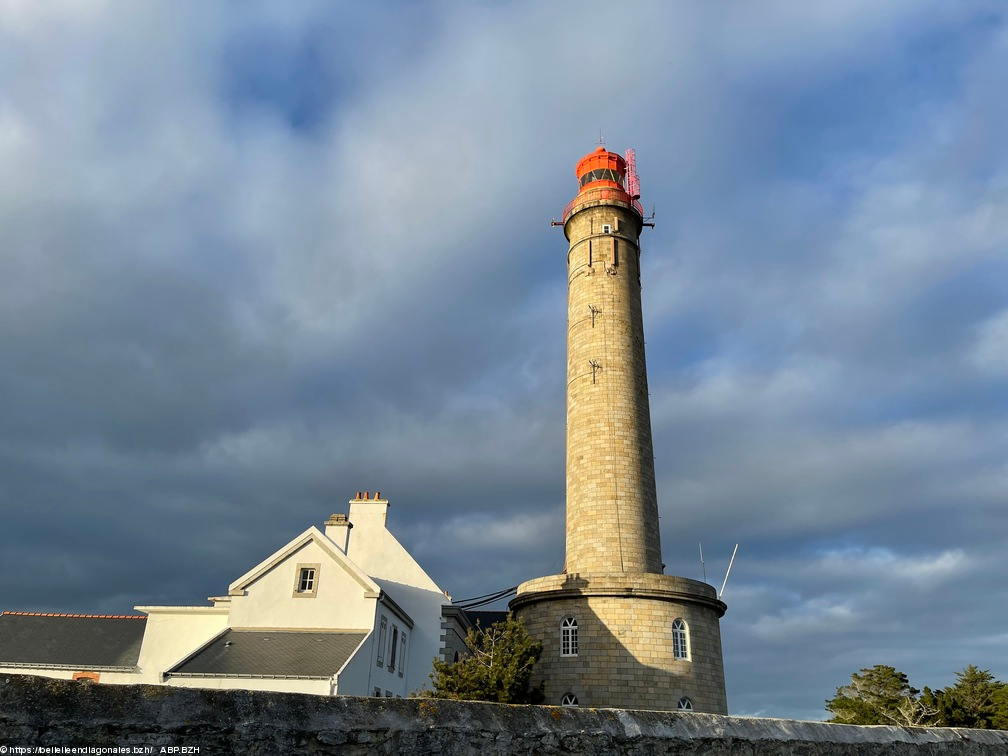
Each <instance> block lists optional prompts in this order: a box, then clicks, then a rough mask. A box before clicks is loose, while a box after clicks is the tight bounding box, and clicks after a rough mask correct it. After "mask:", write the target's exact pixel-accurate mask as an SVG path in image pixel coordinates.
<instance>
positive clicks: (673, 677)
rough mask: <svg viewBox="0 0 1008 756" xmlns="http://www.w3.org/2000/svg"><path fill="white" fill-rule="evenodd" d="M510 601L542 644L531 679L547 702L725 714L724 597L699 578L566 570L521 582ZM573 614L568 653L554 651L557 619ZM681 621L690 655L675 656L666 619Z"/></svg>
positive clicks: (558, 647) (558, 645)
mask: <svg viewBox="0 0 1008 756" xmlns="http://www.w3.org/2000/svg"><path fill="white" fill-rule="evenodd" d="M511 608H512V610H514V612H515V613H516V614H517V616H518V617H520V618H521V619H522V621H523V622H524V623H525V627H526V628H528V631H529V634H530V635H532V637H534V638H536V639H538V640H539V641H541V642H542V644H543V653H542V656H541V657H540V659H539V661H538V662H537V663H536V666H535V671H534V673H533V677H532V683H533V684H534V685H535V684H538V683H539V682H540V681H544V682H545V688H544V693H545V695H546V700H545V703H547V704H554V705H556V704H559V703H561V701H562V700H563V697H564V696H565V695H573V696H576V697H577V700H578V703H579V704H580V705H581V706H583V707H593V706H606V707H618V708H622V709H672V710H674V709H678V708H679V701H680V700H681V699H682V698H686V699H687V700H688V701H689V703H690V705H691V706H692V707H693V709H694V711H698V712H705V713H708V714H727V713H728V703H727V700H726V697H725V679H724V667H723V665H722V660H721V659H722V656H721V631H720V627H719V624H718V619H719V618H720V616H721V614H722V613H723V611H724V604H722V603H721V602H720V601H719V600H718V598H717V592H716V591H715V590H714V588H712V587H711V586H709V585H707V584H706V583H700V582H698V581H695V580H689V579H687V578H680V577H674V576H671V575H652V574H648V573H637V574H625V573H620V574H615V575H591V574H580V575H577V574H568V575H554V576H550V577H545V578H538V579H536V580H531V581H529V582H527V583H523V584H522V586H521V588H520V589H519V593H518V596H517V597H516V598H515V599H514V600H513V601H512V602H511ZM565 617H571V618H573V619H574V620H576V622H577V639H578V648H577V653H576V654H575V655H566V656H565V655H563V654H562V653H561V643H560V640H561V634H560V623H561V621H562V620H563V619H564V618H565ZM676 619H682V620H684V621H685V623H686V625H687V627H688V644H687V645H688V649H689V658H688V659H676V658H674V657H673V645H672V623H673V622H674V621H675V620H676Z"/></svg>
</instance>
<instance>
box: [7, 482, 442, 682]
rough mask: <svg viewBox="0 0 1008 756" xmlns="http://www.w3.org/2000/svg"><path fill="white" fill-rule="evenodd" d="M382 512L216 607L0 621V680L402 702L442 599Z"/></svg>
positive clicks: (267, 571)
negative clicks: (25, 677) (26, 677)
mask: <svg viewBox="0 0 1008 756" xmlns="http://www.w3.org/2000/svg"><path fill="white" fill-rule="evenodd" d="M387 514H388V501H387V500H386V499H382V498H380V495H379V494H378V493H377V492H376V493H375V495H374V497H373V498H371V497H370V495H369V494H368V493H367V492H365V493H364V494H363V495H362V494H361V493H359V492H358V494H357V497H356V498H355V499H353V500H351V501H350V509H349V515H341V514H336V515H332V517H330V518H329V520H328V521H326V523H325V526H324V528H325V529H324V531H323V530H319V529H318V528H316V527H310V528H308V529H307V530H305V531H304V532H303V533H301V534H300V535H298V536H297V537H296V538H294V539H293V540H291V541H290V542H289V543H287V544H285V545H284V546H283V547H281V548H280V549H278V550H277V551H276V552H275V553H273V554H272V555H270V556H269V557H267V558H266V559H264V560H263V561H261V562H260V563H259V564H257V565H255V566H254V567H253V568H252V569H250V570H249V571H248V572H246V573H245V574H244V575H242V576H241V577H239V578H238V579H237V580H235V581H234V582H233V583H231V585H230V586H228V591H227V593H226V594H225V595H222V596H216V597H211V598H210V602H211V604H210V605H209V606H137V607H135V608H136V610H137V611H138V612H141V613H142V614H139V615H130V616H122V615H119V616H108V615H54V614H36V613H23V612H4V613H3V614H2V615H0V672H4V673H12V674H34V675H44V676H48V677H57V678H64V679H70V678H81V677H85V678H88V679H92V680H95V681H98V682H103V683H118V684H136V683H143V684H150V685H173V686H182V687H198V688H238V689H246V690H273V691H282V692H297V693H314V694H319V695H337V694H342V695H357V696H367V695H379V696H388V697H392V696H406V695H408V694H409V693H410V692H411V691H413V690H416V689H418V688H420V687H421V686H422V685H423V684H424V683H426V682H428V675H429V673H430V671H431V660H432V659H433V658H434V657H435V656H440V655H442V654H443V648H442V645H443V643H442V628H441V624H442V609H443V607H444V606H445V605H447V604H448V603H449V599H448V597H447V595H446V594H445V593H444V591H442V590H441V589H440V588H439V587H438V586H437V585H436V584H435V583H434V581H433V580H431V578H430V577H429V576H428V575H427V573H425V572H424V570H423V569H422V568H421V567H420V565H419V564H417V562H416V561H415V560H414V559H413V557H412V556H410V554H409V553H408V552H407V551H406V549H405V548H403V546H402V545H401V544H400V543H399V542H398V541H397V540H396V538H395V536H393V535H392V533H390V532H389V530H388V529H387V528H386V526H385V522H386V516H387Z"/></svg>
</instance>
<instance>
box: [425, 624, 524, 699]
mask: <svg viewBox="0 0 1008 756" xmlns="http://www.w3.org/2000/svg"><path fill="white" fill-rule="evenodd" d="M466 646H468V647H469V650H470V651H471V652H472V655H471V656H465V657H463V658H461V659H459V661H457V662H454V663H449V662H444V661H441V660H440V659H435V660H434V671H433V672H431V682H432V683H433V685H434V690H433V692H432V693H431V695H432V696H433V697H434V698H452V699H456V700H460V701H496V702H498V703H540V702H541V701H542V699H543V694H542V686H541V685H540V686H539V687H538V688H533V689H531V690H530V689H529V681H530V680H531V677H532V668H533V666H534V665H535V663H536V661H538V659H539V656H540V655H541V654H542V644H541V643H540V642H539V641H537V640H535V639H533V638H532V636H530V635H529V634H528V631H527V630H526V629H525V625H524V623H522V621H521V620H517V619H515V618H514V617H512V616H511V615H510V614H509V615H508V617H507V619H506V620H504V621H502V622H496V623H494V624H493V625H490V626H489V627H487V628H486V629H482V628H478V629H476V630H470V631H469V632H468V633H467V634H466Z"/></svg>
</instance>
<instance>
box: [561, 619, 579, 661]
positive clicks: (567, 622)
mask: <svg viewBox="0 0 1008 756" xmlns="http://www.w3.org/2000/svg"><path fill="white" fill-rule="evenodd" d="M577 653H578V639H577V620H576V619H574V618H573V617H564V618H563V622H561V623H560V656H577Z"/></svg>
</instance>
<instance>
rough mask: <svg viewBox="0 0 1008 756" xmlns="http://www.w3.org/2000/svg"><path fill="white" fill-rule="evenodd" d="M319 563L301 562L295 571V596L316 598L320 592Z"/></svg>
mask: <svg viewBox="0 0 1008 756" xmlns="http://www.w3.org/2000/svg"><path fill="white" fill-rule="evenodd" d="M320 567H321V565H318V564H299V565H298V566H297V570H296V571H295V573H294V598H314V597H315V596H316V595H317V594H318V581H319V568H320Z"/></svg>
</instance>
